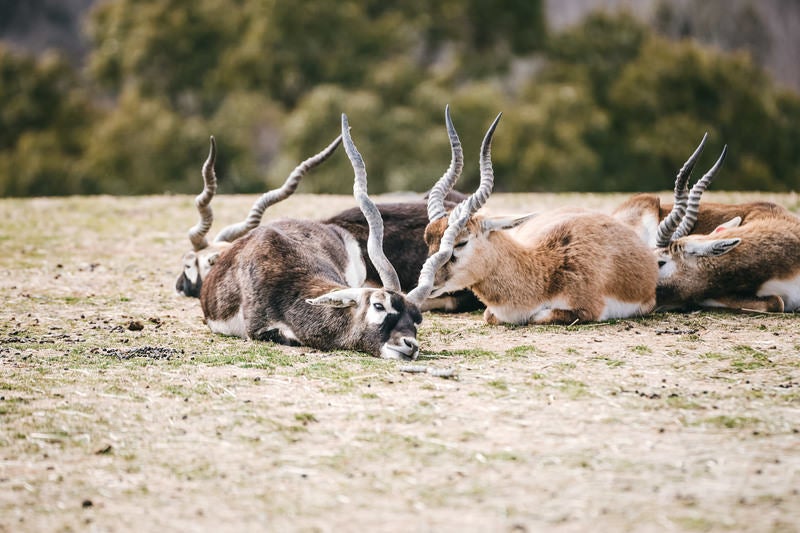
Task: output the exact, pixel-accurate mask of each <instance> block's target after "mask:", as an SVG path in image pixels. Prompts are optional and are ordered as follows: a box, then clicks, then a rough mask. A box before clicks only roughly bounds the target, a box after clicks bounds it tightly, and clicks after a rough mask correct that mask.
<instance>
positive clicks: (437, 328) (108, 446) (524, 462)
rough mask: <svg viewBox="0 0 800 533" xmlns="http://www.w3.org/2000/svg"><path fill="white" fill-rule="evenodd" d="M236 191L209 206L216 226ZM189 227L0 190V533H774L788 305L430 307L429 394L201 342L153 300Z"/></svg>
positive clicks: (194, 316)
mask: <svg viewBox="0 0 800 533" xmlns="http://www.w3.org/2000/svg"><path fill="white" fill-rule="evenodd" d="M708 196H709V199H710V200H732V201H736V200H740V199H743V198H745V197H746V198H747V199H750V198H753V197H754V196H755V195H746V196H742V195H739V196H725V195H721V194H719V193H718V194H716V195H715V194H709V195H708ZM770 198H771V199H774V200H777V201H779V202H781V203H784V204H785V205H788V206H789V207H791V208H793V209H795V210H796V209H797V208H798V198H797V197H796V196H794V195H791V196H790V195H783V196H780V195H779V196H772V197H770ZM620 199H621V196H597V195H558V196H554V195H514V196H508V195H505V196H504V195H498V196H497V197H494V198H492V200H491V201H490V207H494V208H496V209H515V210H519V211H525V210H529V209H536V208H541V207H542V206H548V207H550V206H552V205H555V204H563V203H569V204H579V205H584V206H587V207H594V208H599V209H609V208H610V207H611V206H613V205H614V204H615V203H617V202H618V201H619V200H620ZM252 200H253V197H219V198H217V199H216V200H215V205H214V207H215V212H216V214H217V217H218V221H217V228H219V227H221V226H222V225H224V224H227V223H229V222H233V221H235V220H236V219H238V218H240V217H242V216H243V215H244V213H246V211H247V208H248V207H249V205H250V203H251V202H252ZM350 205H352V201H351V200H350V199H349V198H347V197H316V196H297V197H294V198H291V199H290V200H289V201H287V202H285V203H283V204H280V205H278V206H275V209H273V210H272V211H271V212H270V213H269V216H268V217H267V218H270V217H277V216H316V217H319V216H323V215H325V214H328V213H333V212H336V211H337V210H339V209H341V208H344V207H349V206H350ZM194 220H195V214H194V212H193V207H192V199H191V198H189V197H169V196H163V197H152V198H111V197H100V198H68V199H34V200H24V201H22V200H0V244H1V245H2V250H3V253H2V254H0V295H2V304H3V305H2V307H1V308H0V422H1V423H0V531H8V532H12V531H13V532H16V531H70V530H75V531H78V530H80V531H84V530H101V531H104V530H142V531H150V530H157V529H162V530H163V529H167V530H181V531H184V530H212V529H214V530H218V531H242V530H248V529H249V530H276V531H277V530H287V529H290V530H301V531H328V530H331V531H340V530H345V531H351V530H363V531H370V530H380V531H408V530H435V531H451V530H452V531H456V530H459V531H461V530H482V531H485V530H492V531H498V530H499V531H503V530H505V531H523V530H529V531H536V530H567V531H585V530H594V531H620V530H635V531H642V530H644V531H650V530H667V531H670V530H681V531H742V530H750V531H796V530H797V524H800V494H798V490H799V489H798V488H799V487H800V444H798V443H800V435H799V434H798V431H800V337H799V336H798V334H797V332H798V331H799V330H798V322H797V320H798V319H797V317H796V316H794V315H732V314H707V313H699V314H690V315H659V316H653V317H648V318H644V319H640V320H625V321H618V322H613V323H605V324H594V325H585V326H572V327H525V328H510V327H490V326H487V325H485V324H484V323H483V322H482V320H481V317H480V315H456V316H442V315H428V316H426V317H425V322H424V324H423V327H422V330H421V333H420V340H421V343H422V346H423V356H422V358H421V359H422V360H421V361H420V364H422V365H426V366H430V367H434V368H451V367H452V368H454V369H456V371H457V372H458V377H459V379H458V380H449V379H448V380H446V379H441V378H437V377H434V376H432V375H431V374H411V373H405V372H401V371H400V366H401V364H398V363H396V362H391V361H382V360H378V359H373V358H370V357H368V356H365V355H361V354H354V353H347V352H339V353H332V354H331V353H320V352H316V351H313V350H308V349H303V348H284V347H278V346H273V345H270V344H260V343H252V342H246V341H242V340H238V339H230V338H224V337H218V336H214V335H212V334H210V333H209V332H208V331H207V329H206V328H205V326H204V325H203V324H202V320H201V318H202V317H201V313H200V310H199V305H198V302H197V301H196V300H191V299H185V298H179V297H177V296H175V295H174V289H173V283H174V279H175V277H176V276H177V273H178V265H179V258H180V255H181V253H182V252H183V251H184V249H185V248H186V246H187V244H188V241H187V239H186V237H185V230H186V229H188V227H189V226H190V225H191V224H193V223H194Z"/></svg>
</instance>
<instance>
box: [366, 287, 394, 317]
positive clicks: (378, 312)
mask: <svg viewBox="0 0 800 533" xmlns="http://www.w3.org/2000/svg"><path fill="white" fill-rule="evenodd" d="M389 313H392V314H397V309H395V308H394V307H392V295H391V294H389V293H388V292H383V291H380V292H379V291H375V292H374V293H373V294H372V295H371V296H370V298H369V309H367V323H369V324H383V321H384V319H385V318H386V315H387V314H389Z"/></svg>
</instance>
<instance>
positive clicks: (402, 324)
mask: <svg viewBox="0 0 800 533" xmlns="http://www.w3.org/2000/svg"><path fill="white" fill-rule="evenodd" d="M342 138H343V141H344V146H345V150H346V151H347V155H348V157H349V158H350V161H351V164H352V166H353V170H354V175H355V179H354V186H353V192H354V196H355V198H356V200H357V202H358V205H359V207H360V209H361V211H362V212H363V214H364V217H365V219H366V221H367V224H368V226H369V236H368V239H367V250H368V254H369V257H370V259H371V261H372V263H373V264H374V265H375V267H376V269H377V271H378V275H379V276H380V279H381V287H380V288H372V287H362V285H363V281H364V276H365V274H364V270H363V261H362V260H361V254H360V249H359V247H358V245H357V243H356V242H355V239H354V238H353V237H352V235H351V234H350V233H348V232H347V231H345V230H344V229H342V228H340V227H339V226H336V225H332V224H326V223H322V222H313V221H304V220H281V221H276V222H272V223H269V224H266V225H262V226H259V227H258V228H255V229H253V230H251V231H250V232H249V233H247V234H246V235H245V236H243V237H241V238H239V239H237V240H236V241H234V243H233V244H232V245H231V247H230V249H229V250H227V251H226V252H225V253H222V254H220V256H219V257H218V258H217V261H216V263H215V265H214V268H212V269H210V270H209V272H208V275H207V276H206V278H205V280H204V282H203V286H202V290H201V293H200V302H201V305H202V308H203V313H204V315H205V319H206V324H208V326H209V328H210V329H211V330H212V331H214V332H216V333H222V334H226V335H235V336H239V337H244V338H248V339H255V340H270V341H274V342H278V343H283V344H302V345H306V346H310V347H313V348H317V349H320V350H334V349H347V350H356V351H362V352H366V353H370V354H372V355H375V356H379V357H384V358H390V359H414V358H416V356H417V354H418V352H419V345H418V343H417V340H416V332H417V326H418V325H419V324H420V322H421V321H422V315H421V313H420V310H419V305H420V304H421V303H422V302H424V301H425V300H426V299H427V297H428V295H429V294H430V288H429V285H430V282H429V283H425V281H426V280H428V279H429V278H430V279H432V275H433V274H429V273H430V272H431V271H432V269H433V271H434V272H435V268H436V264H437V263H436V262H437V261H438V258H437V257H432V258H430V259H428V261H427V262H426V264H425V265H424V266H423V269H422V275H421V276H420V286H419V287H417V288H416V289H414V290H413V291H411V293H409V295H408V296H405V295H404V294H403V293H402V292H401V287H400V281H399V278H398V276H397V272H396V271H395V270H394V268H393V267H392V264H391V263H390V262H389V260H388V259H387V258H386V256H385V255H384V253H383V248H382V244H383V222H382V219H381V216H380V211H379V210H378V209H377V207H376V206H375V204H374V203H373V202H372V200H371V199H370V198H369V197H368V195H367V177H366V176H367V175H366V169H365V166H364V162H363V159H362V158H361V155H360V154H359V153H358V151H357V149H356V147H355V145H354V144H353V141H352V138H351V137H350V132H349V125H348V123H347V117H346V116H344V115H342ZM426 276H427V277H426Z"/></svg>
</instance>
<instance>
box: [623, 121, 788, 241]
mask: <svg viewBox="0 0 800 533" xmlns="http://www.w3.org/2000/svg"><path fill="white" fill-rule="evenodd" d="M707 139H708V134H706V135H704V136H703V140H702V141H700V145H699V146H698V147H697V149H695V151H694V153H692V155H691V156H690V157H689V159H688V160H687V161H686V163H684V165H683V167H681V169H680V171H679V172H678V175H677V177H676V178H675V190H674V202H673V203H672V204H662V203H661V198H659V196H658V195H656V194H648V193H643V194H636V195H634V196H632V197H631V198H629V199H628V200H626V201H625V202H623V203H622V204H621V205H620V206H619V207H617V208H616V209H615V210H614V212H613V213H612V215H613V216H614V218H616V219H617V220H619V221H620V222H622V223H623V224H625V225H627V226H629V227H631V228H633V229H634V231H636V233H637V234H638V235H639V237H640V238H641V239H642V241H643V242H645V243H646V244H647V245H648V246H650V247H651V248H661V247H664V246H666V245H667V244H668V243H669V241H670V239H671V238H672V239H674V238H679V237H680V236H683V235H688V234H689V233H698V234H707V233H710V232H712V231H713V230H714V229H715V228H717V227H718V226H720V225H722V224H724V223H725V222H727V221H729V220H732V219H734V218H736V217H740V218H741V223H742V224H743V225H746V224H747V223H749V222H750V221H752V220H757V219H760V218H786V219H789V220H792V219H794V218H795V216H794V215H793V214H792V213H791V212H789V211H788V210H787V209H786V208H784V207H783V206H780V205H778V204H775V203H772V202H748V203H743V204H722V203H713V202H703V204H702V205H701V204H700V198H701V196H702V194H703V192H704V191H705V190H706V189H707V188H708V186H709V185H710V184H711V182H712V181H713V180H714V178H715V177H716V175H717V172H718V171H719V169H720V167H721V166H722V162H723V161H724V160H725V155H726V154H727V146H726V147H725V148H723V150H722V154H721V155H720V156H719V158H718V159H717V161H716V163H715V164H714V165H713V166H712V167H711V169H710V170H709V171H708V172H707V173H706V174H705V175H704V176H703V177H702V178H701V179H699V180H697V183H695V185H694V186H693V187H692V190H691V191H689V188H688V183H689V179H690V177H691V173H692V169H693V168H694V166H695V163H697V160H698V158H699V157H700V154H701V153H702V151H703V148H704V146H705V144H706V140H707ZM676 232H677V233H676Z"/></svg>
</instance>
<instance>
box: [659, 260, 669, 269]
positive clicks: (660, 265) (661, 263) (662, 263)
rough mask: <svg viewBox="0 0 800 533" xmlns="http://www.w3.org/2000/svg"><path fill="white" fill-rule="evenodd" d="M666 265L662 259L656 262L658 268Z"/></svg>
mask: <svg viewBox="0 0 800 533" xmlns="http://www.w3.org/2000/svg"><path fill="white" fill-rule="evenodd" d="M666 264H667V262H666V261H665V260H664V259H659V260H658V268H661V267H663V266H664V265H666Z"/></svg>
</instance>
